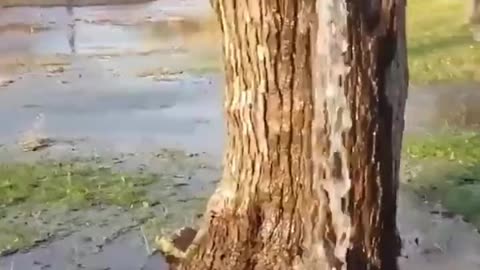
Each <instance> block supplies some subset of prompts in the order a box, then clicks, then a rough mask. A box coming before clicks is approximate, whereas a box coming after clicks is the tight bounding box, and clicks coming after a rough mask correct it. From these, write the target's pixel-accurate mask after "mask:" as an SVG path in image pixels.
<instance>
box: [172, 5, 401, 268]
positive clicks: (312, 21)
mask: <svg viewBox="0 0 480 270" xmlns="http://www.w3.org/2000/svg"><path fill="white" fill-rule="evenodd" d="M212 2H213V3H212V4H213V6H214V9H215V11H216V13H217V14H218V18H219V22H220V25H221V29H222V33H223V51H224V62H225V73H226V90H225V97H224V101H225V103H224V106H225V115H226V119H227V130H228V146H227V150H226V154H225V159H224V165H225V168H224V175H223V180H222V182H221V183H220V184H219V187H218V189H217V190H216V192H215V193H214V194H213V195H212V197H211V199H210V201H209V203H208V205H207V211H206V213H205V216H204V218H205V223H204V224H203V226H202V227H201V228H200V230H199V232H198V233H197V234H196V236H195V239H194V240H193V242H192V244H191V245H190V246H189V248H188V250H187V251H186V253H184V254H180V255H179V256H183V257H184V258H183V260H181V261H180V265H178V268H179V269H196V270H197V269H198V270H202V269H218V270H220V269H222V270H223V269H225V270H229V269H230V270H233V269H235V270H242V269H249V270H250V269H262V270H265V269H352V270H357V269H388V270H394V269H397V256H398V255H399V250H400V245H399V238H398V235H397V228H396V196H397V188H398V177H399V164H400V150H401V141H402V134H403V128H404V120H403V119H404V108H405V101H406V96H407V94H406V91H407V84H408V83H407V81H408V75H407V62H406V46H405V3H404V0H383V1H382V0H366V1H357V0H322V1H314V0H277V1H272V0H242V1H240V0H239V1H234V0H213V1H212ZM190 234H191V233H190ZM192 235H193V234H192Z"/></svg>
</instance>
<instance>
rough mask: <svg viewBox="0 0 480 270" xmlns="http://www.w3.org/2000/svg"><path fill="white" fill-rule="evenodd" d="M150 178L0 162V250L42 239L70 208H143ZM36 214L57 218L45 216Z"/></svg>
mask: <svg viewBox="0 0 480 270" xmlns="http://www.w3.org/2000/svg"><path fill="white" fill-rule="evenodd" d="M156 179H157V177H156V176H154V175H147V174H137V175H126V174H122V173H118V172H114V171H112V170H111V169H109V168H103V167H96V166H95V165H94V164H92V165H90V164H88V163H82V162H75V163H73V164H62V163H55V162H43V163H35V164H28V163H11V164H0V254H4V253H8V252H14V251H16V250H19V249H23V248H27V247H31V246H33V245H34V244H35V243H36V242H38V241H40V242H42V241H45V240H47V239H48V238H49V235H50V234H51V233H53V232H54V231H55V228H56V227H58V226H59V225H58V224H57V225H56V221H60V220H62V217H61V216H63V215H65V214H67V213H71V212H72V211H77V210H84V209H92V208H93V207H95V206H102V207H103V206H115V207H121V208H123V209H142V208H145V207H146V206H148V205H149V202H150V200H149V198H148V194H147V189H148V186H149V185H151V184H153V183H154V182H155V180H156ZM42 215H47V216H48V215H50V216H51V215H53V216H51V218H53V217H55V216H59V217H55V218H53V220H49V219H48V217H47V218H45V217H43V216H42ZM45 222H46V223H45ZM50 223H52V224H50ZM52 230H53V231H52Z"/></svg>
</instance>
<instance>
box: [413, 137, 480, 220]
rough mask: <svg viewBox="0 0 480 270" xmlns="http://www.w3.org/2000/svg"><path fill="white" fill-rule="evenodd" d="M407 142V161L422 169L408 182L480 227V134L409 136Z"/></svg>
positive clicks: (426, 195)
mask: <svg viewBox="0 0 480 270" xmlns="http://www.w3.org/2000/svg"><path fill="white" fill-rule="evenodd" d="M405 145H406V147H405V152H404V154H405V155H406V160H407V163H411V164H415V166H416V167H417V168H419V172H418V173H417V174H416V175H414V176H413V177H412V178H411V179H410V181H408V183H407V185H408V186H410V187H412V188H414V189H415V190H416V191H417V192H419V193H420V194H421V195H423V196H424V197H426V198H427V199H429V200H431V201H438V202H440V203H441V204H442V205H443V206H444V207H445V208H446V209H447V210H449V211H451V212H453V213H456V214H460V215H462V216H463V217H464V218H465V219H466V220H468V221H469V222H471V223H472V224H474V225H476V226H477V227H478V228H480V135H478V134H474V133H448V134H442V135H437V136H435V137H433V136H432V137H426V138H409V139H407V140H406V143H405Z"/></svg>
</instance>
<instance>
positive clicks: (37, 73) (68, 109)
mask: <svg viewBox="0 0 480 270" xmlns="http://www.w3.org/2000/svg"><path fill="white" fill-rule="evenodd" d="M208 18H209V14H208V1H203V0H202V1H198V0H184V1H173V0H171V1H170V0H158V1H156V2H152V3H146V4H138V5H130V6H108V7H102V6H97V7H78V8H77V7H76V8H65V7H55V8H8V9H0V40H1V41H2V42H0V123H2V125H0V150H1V151H0V152H1V153H0V160H2V161H3V162H8V161H11V160H20V161H36V160H39V159H45V158H52V159H57V160H64V159H69V158H77V157H79V156H81V157H85V158H88V157H91V156H95V157H98V158H99V159H100V161H99V162H100V163H102V164H103V163H105V164H108V165H111V166H114V167H115V168H117V169H119V170H125V171H132V170H137V169H138V168H139V167H142V168H147V169H148V170H151V171H153V172H156V173H164V172H165V170H166V168H167V167H168V168H169V169H170V170H169V175H181V177H182V178H187V179H188V180H189V181H190V183H189V189H188V190H183V191H182V192H185V193H186V194H187V193H188V192H190V193H188V194H190V195H191V196H197V195H198V196H206V195H208V194H209V192H211V190H212V188H213V186H214V185H213V184H214V183H215V181H216V180H217V179H218V177H219V175H220V169H219V164H220V160H221V158H220V156H221V151H222V149H223V119H222V113H221V104H222V103H221V102H222V101H221V87H222V84H223V82H222V75H221V72H219V64H218V63H219V51H220V44H219V43H218V44H216V43H212V41H218V40H219V39H216V37H217V36H216V31H215V30H213V28H212V22H211V21H210V20H209V19H208ZM479 89H480V87H479V86H476V85H456V86H451V85H450V86H435V87H428V88H427V87H416V86H413V87H412V89H411V92H410V95H409V101H408V112H407V122H408V125H407V133H409V134H414V133H431V132H437V131H438V130H440V129H442V128H444V127H445V126H448V127H450V128H455V129H476V128H478V125H479V124H480V109H479V108H478V106H476V105H477V104H479V103H480V91H478V90H479ZM39 115H41V116H40V119H38V116H39ZM27 131H29V132H33V133H35V134H41V135H44V136H48V137H50V138H53V139H54V140H55V141H56V143H55V144H54V145H53V146H52V147H50V148H48V149H46V150H45V151H42V152H39V153H24V152H22V151H21V150H20V149H19V147H18V146H17V144H16V142H17V141H18V140H19V138H21V136H22V134H24V133H25V132H27ZM165 149H168V151H175V153H177V152H179V153H184V154H182V157H184V156H186V157H195V162H191V163H184V159H183V158H178V157H174V158H172V159H171V160H170V159H167V162H166V163H160V162H159V161H158V160H156V159H155V158H158V153H160V152H162V151H164V150H165ZM182 151H183V152H182ZM169 157H171V155H170V156H169ZM118 159H121V160H122V162H121V163H118V162H116V161H117V160H118ZM179 160H180V161H179ZM169 162H172V163H169ZM179 162H181V163H182V164H183V165H182V166H176V165H179V164H178V163H179ZM185 164H186V165H185ZM157 188H158V189H162V187H157ZM192 194H194V195H192ZM199 194H200V195H199ZM197 204H199V205H200V206H201V204H202V203H197ZM182 207H184V208H183V209H182ZM185 207H191V205H190V206H187V205H184V206H180V207H177V208H175V210H174V211H176V212H178V213H184V212H185ZM432 207H434V206H432V205H428V204H425V203H424V202H423V201H422V200H419V199H418V198H416V197H415V195H413V194H410V193H409V192H408V191H403V190H402V193H401V203H400V213H399V222H400V229H401V232H402V235H403V236H404V241H405V251H404V253H405V254H404V255H405V258H403V259H402V265H403V266H404V269H434V268H436V269H445V270H447V269H452V267H454V266H455V267H457V268H458V269H480V258H479V253H480V237H479V236H478V234H476V232H474V228H473V227H472V226H471V225H469V224H466V223H464V222H463V221H461V219H457V218H453V219H451V218H449V219H445V218H442V217H437V216H436V215H434V214H430V212H431V210H432ZM200 208H202V207H200ZM153 211H154V213H155V214H158V213H160V212H161V211H162V209H156V208H154V209H153ZM188 213H189V214H188V215H194V214H195V213H194V212H188ZM72 215H73V216H71V217H68V218H70V219H71V220H77V221H78V223H85V222H87V221H88V222H91V224H90V225H88V226H85V225H82V224H77V225H75V226H73V227H72V228H71V229H70V230H68V233H65V234H58V235H55V237H52V238H49V239H48V241H45V242H42V243H40V244H39V246H38V247H36V248H33V249H32V250H29V251H28V252H23V253H21V252H20V253H14V254H10V255H8V256H4V257H1V258H0V269H21V270H24V269H25V270H26V269H58V270H64V269H92V270H93V269H111V270H123V269H125V270H132V269H157V270H158V269H162V265H163V262H162V260H161V258H160V257H159V256H149V255H148V252H146V249H147V248H146V247H145V241H144V235H145V233H144V232H143V229H142V226H141V225H142V224H143V222H144V221H145V220H143V219H142V218H141V217H140V216H139V215H137V214H136V213H133V212H124V211H120V210H115V209H101V210H98V209H95V210H92V212H88V213H81V214H78V213H76V214H72ZM78 215H79V216H78ZM100 217H101V218H100ZM188 218H192V217H188ZM96 220H97V221H98V220H101V221H102V222H94V221H96ZM179 222H181V223H186V222H191V221H184V220H181V221H179ZM150 237H151V236H150ZM107 239H108V241H106V240H107ZM415 239H417V240H415ZM407 257H408V258H407ZM453 258H455V259H453Z"/></svg>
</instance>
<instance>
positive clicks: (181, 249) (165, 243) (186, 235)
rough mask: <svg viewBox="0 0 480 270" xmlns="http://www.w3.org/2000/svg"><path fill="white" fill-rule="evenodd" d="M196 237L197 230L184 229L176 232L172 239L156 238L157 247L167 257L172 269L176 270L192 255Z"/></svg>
mask: <svg viewBox="0 0 480 270" xmlns="http://www.w3.org/2000/svg"><path fill="white" fill-rule="evenodd" d="M196 235H197V231H196V230H194V229H192V228H190V227H184V228H181V229H180V230H178V231H177V232H175V233H174V235H173V236H172V237H165V236H163V237H159V236H157V237H155V245H156V246H157V249H158V251H159V252H160V253H161V254H162V255H163V256H164V257H165V260H166V261H167V263H168V264H169V265H170V266H171V269H174V268H175V266H176V265H178V264H179V263H180V262H181V261H182V260H184V259H186V258H187V257H188V255H189V254H191V253H192V247H191V245H192V242H193V241H194V239H195V236H196Z"/></svg>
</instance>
